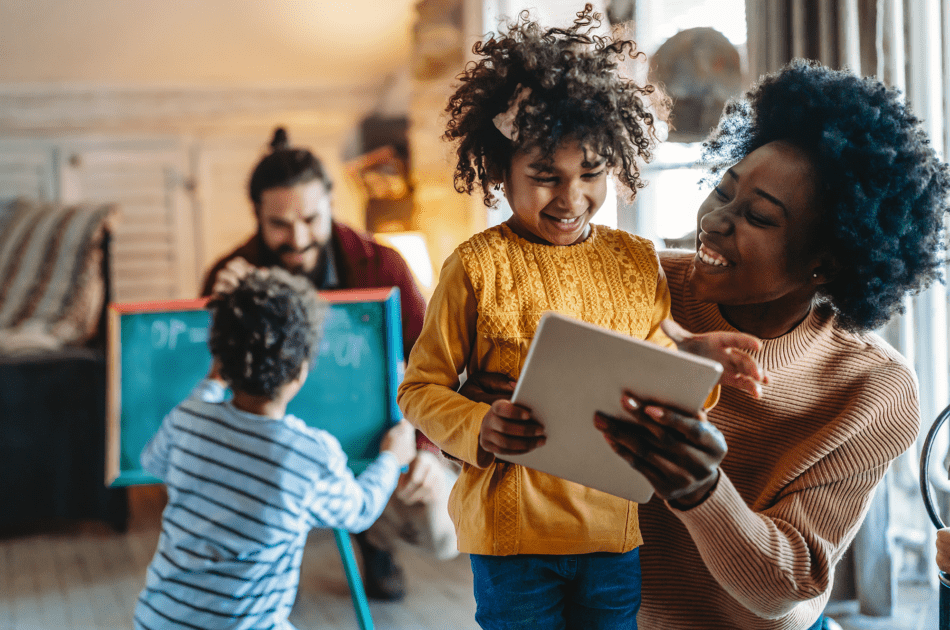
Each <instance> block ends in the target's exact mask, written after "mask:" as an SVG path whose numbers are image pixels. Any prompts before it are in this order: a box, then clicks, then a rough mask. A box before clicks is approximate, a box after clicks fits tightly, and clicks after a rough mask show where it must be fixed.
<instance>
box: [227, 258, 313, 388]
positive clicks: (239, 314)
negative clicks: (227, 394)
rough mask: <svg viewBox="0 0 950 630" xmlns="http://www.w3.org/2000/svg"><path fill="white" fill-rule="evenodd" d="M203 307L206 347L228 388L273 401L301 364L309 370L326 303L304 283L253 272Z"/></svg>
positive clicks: (274, 272)
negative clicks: (206, 321) (207, 322)
mask: <svg viewBox="0 0 950 630" xmlns="http://www.w3.org/2000/svg"><path fill="white" fill-rule="evenodd" d="M208 308H209V309H210V310H211V316H212V324H211V332H210V335H209V338H208V346H209V347H210V348H211V354H212V356H213V357H214V358H215V359H216V360H217V361H218V363H219V364H220V370H221V377H222V378H223V379H224V380H225V381H226V382H227V383H228V385H230V386H231V388H232V389H234V390H237V391H242V392H244V393H247V394H252V395H254V396H264V397H267V398H270V399H273V398H275V396H276V395H277V393H278V391H279V389H280V388H281V387H282V386H284V385H286V384H287V383H289V382H290V381H292V380H293V379H295V378H297V377H298V376H300V370H301V368H302V367H303V364H304V362H305V361H306V362H307V363H308V365H309V366H310V367H313V364H314V357H316V355H317V349H318V344H319V341H320V334H321V328H322V325H323V318H324V315H325V313H326V311H327V303H326V302H325V301H324V300H322V299H321V298H320V297H319V296H318V295H317V293H316V291H314V289H313V285H311V284H310V282H309V281H308V280H307V279H306V278H303V277H300V276H294V275H291V274H290V273H289V272H287V271H285V270H284V269H280V268H271V269H257V270H254V271H253V272H251V273H250V274H248V276H247V277H246V278H244V279H243V280H241V282H240V283H239V284H238V286H237V287H236V288H235V289H234V291H232V292H230V293H225V294H219V295H215V296H214V297H213V298H212V299H211V301H210V302H209V303H208Z"/></svg>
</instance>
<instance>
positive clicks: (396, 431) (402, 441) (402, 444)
mask: <svg viewBox="0 0 950 630" xmlns="http://www.w3.org/2000/svg"><path fill="white" fill-rule="evenodd" d="M379 450H380V451H389V452H390V453H392V454H393V455H395V456H396V461H398V462H399V465H400V466H408V465H409V462H411V461H412V460H413V458H414V457H415V456H416V430H415V428H413V426H412V425H411V424H409V421H408V420H400V421H399V422H398V423H397V424H396V425H395V426H394V427H393V428H391V429H390V430H389V431H387V432H386V435H384V436H383V440H382V442H380V444H379Z"/></svg>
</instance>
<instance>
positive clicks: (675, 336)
mask: <svg viewBox="0 0 950 630" xmlns="http://www.w3.org/2000/svg"><path fill="white" fill-rule="evenodd" d="M660 329H661V330H662V331H663V332H664V333H666V336H667V337H669V338H670V339H672V340H673V343H675V344H676V345H679V344H681V343H683V342H684V341H687V340H689V339H692V338H693V334H692V333H691V332H689V331H688V330H686V329H685V328H683V327H682V326H680V325H679V324H677V323H676V322H674V321H673V320H672V319H664V320H663V321H661V322H660Z"/></svg>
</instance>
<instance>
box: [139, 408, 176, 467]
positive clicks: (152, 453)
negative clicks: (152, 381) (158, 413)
mask: <svg viewBox="0 0 950 630" xmlns="http://www.w3.org/2000/svg"><path fill="white" fill-rule="evenodd" d="M174 413H175V412H174V410H173V411H172V412H171V413H169V414H168V415H167V416H165V419H164V420H162V425H161V426H160V427H159V428H158V431H157V432H156V433H155V435H153V436H152V439H151V440H149V442H148V444H146V445H145V448H144V449H142V454H141V455H140V456H139V462H140V463H141V464H142V468H143V469H144V470H145V472H147V473H148V474H150V475H152V476H153V477H157V478H158V479H161V480H163V481H164V480H165V478H166V474H167V473H168V452H169V450H170V449H171V445H172V437H171V431H172V416H173V415H174Z"/></svg>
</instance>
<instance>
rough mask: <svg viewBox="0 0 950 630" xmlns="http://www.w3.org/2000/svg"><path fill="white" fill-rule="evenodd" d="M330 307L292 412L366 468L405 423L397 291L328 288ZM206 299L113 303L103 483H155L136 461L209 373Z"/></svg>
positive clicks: (356, 465) (352, 463) (353, 462)
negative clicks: (390, 432) (399, 399)
mask: <svg viewBox="0 0 950 630" xmlns="http://www.w3.org/2000/svg"><path fill="white" fill-rule="evenodd" d="M321 295H323V296H324V297H325V298H327V300H328V301H329V302H330V310H329V311H328V313H327V316H326V319H325V321H324V332H323V337H322V339H321V342H320V348H319V352H318V356H317V361H316V364H315V366H314V367H313V369H312V370H311V372H310V375H309V376H308V377H307V381H306V383H305V384H304V386H303V387H302V388H301V390H300V392H299V393H298V394H297V396H296V397H295V398H294V399H293V400H292V401H291V403H290V404H289V405H288V407H287V412H288V413H292V414H294V415H295V416H297V417H299V418H300V419H301V420H303V421H304V422H306V423H307V424H309V425H311V426H314V427H317V428H322V429H325V430H327V431H329V432H330V433H332V434H333V435H334V436H336V437H337V439H339V440H340V443H341V445H342V446H343V450H344V452H345V453H346V454H347V456H348V458H349V461H350V466H351V468H353V469H354V470H356V471H360V470H362V469H363V468H365V467H366V465H368V464H369V462H370V461H372V459H373V458H375V456H376V455H377V454H378V452H379V440H380V438H381V437H382V434H383V433H384V432H385V431H386V430H387V429H388V428H389V427H390V426H391V425H392V423H393V422H396V421H398V420H399V419H400V418H401V414H400V412H399V408H398V407H397V406H396V398H395V396H396V387H397V386H398V383H399V381H400V380H401V378H402V369H403V366H402V359H403V357H402V328H401V325H400V319H399V290H398V289H397V288H392V289H363V290H353V291H326V292H323V293H322V294H321ZM204 305H205V301H204V300H185V301H174V302H167V301H166V302H147V303H135V304H113V305H111V306H110V318H109V381H108V390H109V409H108V411H109V413H108V416H109V417H108V427H107V428H108V431H107V434H108V444H107V458H108V461H107V462H106V469H107V482H108V483H110V484H112V485H130V484H142V483H155V482H157V480H156V479H154V478H152V477H150V476H148V475H147V474H146V473H145V472H144V471H142V470H141V467H140V464H139V456H140V454H141V452H142V449H143V448H144V447H145V445H146V444H147V443H148V441H149V439H151V437H152V436H153V435H154V434H155V432H156V431H157V430H158V427H159V426H160V425H161V422H162V419H163V418H164V417H165V415H166V414H167V413H168V412H169V411H171V409H172V408H173V407H174V406H175V405H177V404H178V403H180V402H181V401H182V400H184V399H185V398H186V397H187V396H188V394H189V393H190V392H191V390H192V388H193V387H194V386H195V385H196V384H197V383H198V382H199V381H200V380H201V379H202V378H203V377H204V376H205V375H206V374H207V372H208V369H209V367H210V365H211V353H210V351H209V350H208V345H207V339H208V327H209V324H210V315H209V313H208V311H207V310H205V308H204Z"/></svg>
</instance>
